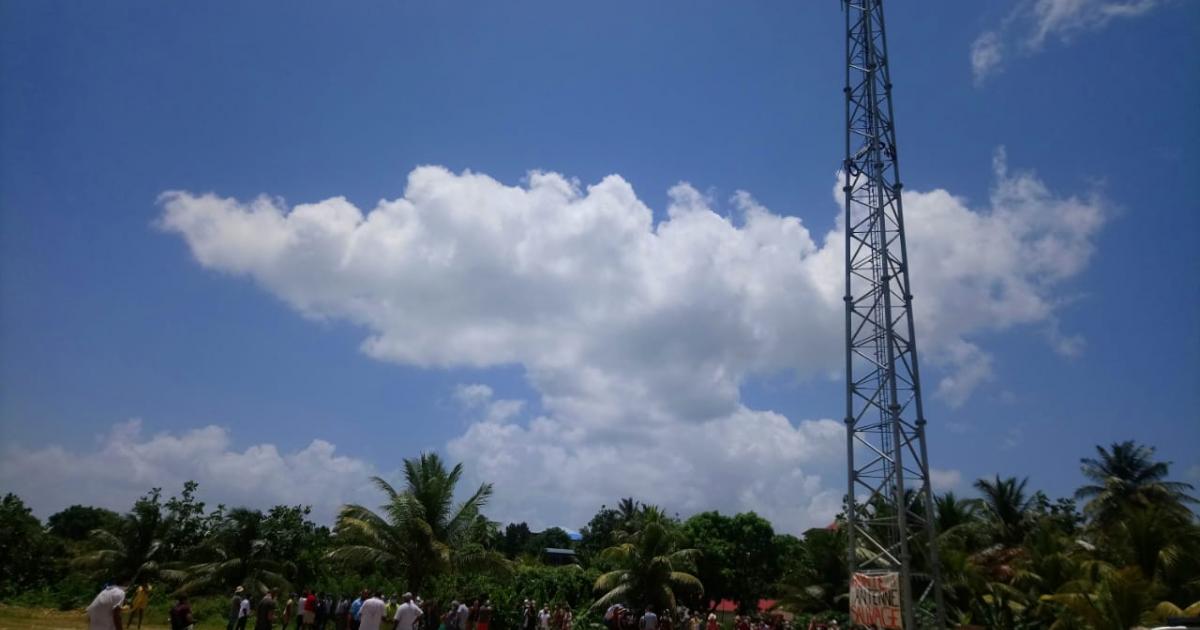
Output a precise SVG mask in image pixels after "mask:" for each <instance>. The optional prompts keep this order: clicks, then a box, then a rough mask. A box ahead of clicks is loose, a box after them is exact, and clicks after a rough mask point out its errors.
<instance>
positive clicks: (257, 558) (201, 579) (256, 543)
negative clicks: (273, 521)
mask: <svg viewBox="0 0 1200 630" xmlns="http://www.w3.org/2000/svg"><path fill="white" fill-rule="evenodd" d="M263 520H264V516H263V513H262V512H260V511H258V510H248V509H246V508H237V509H234V510H230V512H229V514H227V515H226V516H225V518H224V519H222V521H221V523H220V525H218V526H217V529H216V531H215V532H213V533H212V534H211V535H210V536H209V537H208V538H207V539H205V540H204V541H203V542H201V543H200V545H199V546H198V548H196V549H194V550H192V552H191V553H192V555H193V556H194V557H196V558H200V559H201V560H200V561H199V562H196V563H194V564H192V565H191V566H190V567H189V568H188V570H187V572H186V576H185V580H186V581H185V582H184V584H183V585H182V586H180V587H179V590H178V592H180V593H190V592H194V591H197V590H206V589H214V588H219V589H226V588H231V587H234V586H244V587H246V589H247V590H249V591H250V592H253V593H262V592H265V591H266V590H267V589H268V588H271V587H278V588H281V589H284V590H290V589H291V584H290V583H289V582H288V579H287V575H289V574H291V573H294V572H295V565H294V564H292V563H291V562H290V561H287V560H280V559H279V558H278V557H277V555H276V554H275V552H274V549H273V548H272V545H271V541H270V540H268V539H267V538H266V536H265V534H266V532H265V531H264V527H263Z"/></svg>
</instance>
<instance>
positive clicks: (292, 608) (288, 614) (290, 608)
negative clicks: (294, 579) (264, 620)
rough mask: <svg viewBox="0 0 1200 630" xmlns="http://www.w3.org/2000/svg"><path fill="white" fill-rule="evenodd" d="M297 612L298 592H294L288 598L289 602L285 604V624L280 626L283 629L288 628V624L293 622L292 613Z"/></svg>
mask: <svg viewBox="0 0 1200 630" xmlns="http://www.w3.org/2000/svg"><path fill="white" fill-rule="evenodd" d="M295 612H296V594H295V593H292V594H291V595H289V596H288V598H287V603H286V604H284V605H283V625H282V626H280V627H281V628H283V630H287V627H288V624H289V623H291V622H292V614H294V613H295Z"/></svg>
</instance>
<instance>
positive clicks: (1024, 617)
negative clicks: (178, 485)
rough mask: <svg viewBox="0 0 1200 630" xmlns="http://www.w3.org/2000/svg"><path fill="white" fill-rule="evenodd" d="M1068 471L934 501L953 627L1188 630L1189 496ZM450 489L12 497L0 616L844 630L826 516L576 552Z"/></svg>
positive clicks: (691, 521)
mask: <svg viewBox="0 0 1200 630" xmlns="http://www.w3.org/2000/svg"><path fill="white" fill-rule="evenodd" d="M1081 471H1082V473H1083V476H1084V478H1085V479H1086V483H1085V484H1084V485H1083V486H1081V487H1080V488H1079V489H1078V490H1077V491H1076V492H1075V494H1074V495H1073V496H1072V497H1068V498H1059V499H1055V500H1051V499H1050V498H1049V497H1048V496H1047V495H1046V494H1044V493H1042V492H1040V491H1034V490H1031V489H1030V488H1029V484H1028V480H1027V479H1018V478H1001V477H999V476H996V477H993V478H992V479H980V480H977V481H976V482H975V483H974V484H973V485H974V490H975V491H976V493H977V496H973V497H961V496H958V495H957V494H955V493H953V492H947V493H943V494H939V495H937V496H936V497H935V501H934V514H933V519H934V522H935V523H936V524H937V528H938V532H939V534H938V536H939V541H938V546H939V552H940V562H941V573H942V576H943V582H944V592H945V596H946V602H947V605H948V607H949V609H950V611H949V612H950V616H951V619H953V620H954V621H955V622H956V623H960V624H972V625H977V626H985V627H994V628H1047V627H1050V628H1062V629H1069V628H1128V627H1132V626H1134V625H1137V624H1139V623H1152V622H1156V621H1161V620H1164V619H1166V618H1167V617H1169V616H1173V615H1174V616H1179V615H1184V614H1191V615H1197V614H1200V525H1198V523H1197V520H1196V516H1195V514H1194V513H1193V511H1192V509H1191V506H1192V505H1194V504H1195V503H1196V499H1195V498H1194V497H1192V496H1191V495H1190V494H1189V493H1190V492H1191V491H1192V490H1193V488H1192V486H1191V485H1189V484H1186V483H1183V482H1179V481H1172V480H1170V479H1169V472H1170V470H1169V463H1168V462H1161V461H1157V460H1156V459H1155V457H1154V450H1153V449H1152V448H1150V447H1147V446H1143V445H1139V444H1136V443H1134V442H1122V443H1117V444H1112V445H1110V446H1108V447H1096V454H1095V456H1094V457H1088V458H1084V459H1082V460H1081ZM461 477H462V465H461V464H458V465H454V466H448V464H447V462H444V461H443V460H442V459H441V458H440V457H439V456H438V455H436V454H422V455H420V456H419V457H415V458H412V459H408V460H405V462H404V469H403V481H404V483H403V485H401V486H393V485H392V484H391V483H389V482H388V481H386V480H384V479H380V478H374V479H372V480H371V482H372V483H373V484H374V485H375V486H376V487H377V489H378V490H379V492H380V495H381V498H382V503H381V505H379V506H376V507H368V506H362V505H346V506H344V507H343V508H342V510H341V511H340V513H339V514H338V517H337V519H336V522H335V523H334V525H333V527H332V528H329V527H326V526H323V525H319V524H316V523H314V522H313V521H312V520H311V518H310V510H309V508H308V507H307V506H301V505H297V506H287V505H277V506H275V507H272V508H270V509H268V510H265V511H263V510H257V509H249V508H227V507H226V506H223V505H218V506H216V507H214V508H211V509H210V508H209V507H208V506H207V505H206V504H205V503H204V502H202V501H199V500H198V499H197V497H196V493H197V490H198V486H197V484H196V483H195V482H187V483H186V484H184V487H183V488H182V489H181V491H180V492H179V494H178V495H176V496H172V497H170V498H166V499H164V497H163V494H162V491H161V489H159V488H154V489H152V490H150V491H149V492H148V493H147V494H146V495H144V496H142V497H141V498H139V499H138V500H137V501H136V502H135V503H134V505H133V506H132V507H131V509H130V510H129V511H128V512H126V513H124V514H119V513H116V512H113V511H111V510H107V509H104V508H98V507H92V506H81V505H74V506H71V507H68V508H66V509H64V510H62V511H60V512H58V513H56V514H53V515H51V516H50V517H49V518H48V519H47V520H46V522H44V523H43V522H42V521H40V520H39V519H38V518H36V517H35V516H33V515H32V513H31V512H30V510H29V509H28V508H27V507H26V506H25V505H24V503H23V502H22V501H21V499H20V498H19V497H17V496H15V495H13V494H8V495H6V496H5V497H4V499H3V501H2V502H0V600H3V601H7V602H15V603H26V604H38V605H51V606H58V607H60V608H63V609H68V608H76V607H80V606H82V605H83V604H86V602H87V600H89V599H90V598H91V597H92V596H93V595H94V593H95V590H96V588H97V586H98V585H99V584H100V583H102V582H106V581H115V582H118V583H144V582H146V583H152V584H155V585H157V586H159V587H160V590H162V589H165V591H166V592H174V593H187V594H189V595H191V596H192V597H193V599H195V597H196V596H200V597H204V596H206V595H214V596H215V595H219V594H225V593H229V592H231V591H232V589H233V588H234V587H236V586H243V587H244V588H246V589H248V590H251V591H252V592H262V591H264V590H265V589H268V588H276V587H277V588H280V589H283V590H284V591H285V592H286V591H290V590H297V589H300V588H309V589H314V590H322V591H325V592H331V593H352V592H357V591H358V590H359V589H361V588H363V587H364V586H370V587H372V588H381V589H385V590H387V591H388V592H391V591H395V592H403V591H413V592H417V593H421V594H423V595H425V596H426V597H428V598H432V599H436V600H441V599H444V600H445V601H449V600H450V599H452V598H465V597H470V598H474V597H480V596H483V597H488V598H490V599H492V600H493V602H494V604H495V606H496V610H497V618H496V623H497V625H499V626H501V627H515V615H516V614H517V613H518V610H519V607H520V602H521V601H522V599H523V598H534V599H537V600H538V601H542V602H558V603H563V604H567V605H570V606H571V607H572V608H573V609H575V610H577V611H581V612H582V613H583V614H584V615H592V616H594V615H596V614H597V612H596V611H598V610H603V608H605V607H607V606H608V605H609V604H610V603H616V602H621V603H624V604H626V605H629V606H635V607H638V608H640V607H641V606H644V605H647V604H649V605H653V606H655V607H656V608H660V609H668V608H674V607H675V606H681V605H682V606H687V607H689V608H691V609H693V610H711V609H713V608H714V607H715V606H716V604H717V603H718V602H720V601H722V600H730V601H732V602H734V603H735V605H736V606H737V607H738V608H739V609H740V610H741V611H745V612H757V607H758V602H759V600H761V599H773V600H776V601H777V606H778V607H779V608H780V609H781V610H786V611H789V612H792V613H797V614H801V615H805V614H819V615H823V616H827V617H828V616H835V617H836V616H839V615H840V616H842V618H843V619H844V615H845V612H846V609H847V601H848V593H847V591H848V586H847V585H848V582H849V575H848V574H847V568H846V559H847V549H846V531H845V523H844V519H843V518H842V517H840V516H839V517H838V518H837V519H835V520H834V522H833V523H831V524H830V525H829V526H828V527H822V528H816V529H812V530H810V531H808V532H805V533H804V534H803V535H802V536H800V537H797V536H792V535H790V534H782V533H777V532H776V531H775V530H774V528H773V526H772V524H771V523H770V522H769V521H768V520H766V519H764V518H762V517H760V516H758V515H757V514H755V513H753V512H745V513H740V514H735V515H724V514H721V513H719V512H712V511H710V512H703V513H699V514H696V515H693V516H691V517H689V518H686V519H682V518H680V517H679V516H678V515H675V516H670V515H667V514H666V513H665V512H664V511H663V510H661V509H660V508H658V507H656V506H653V505H647V504H643V503H640V502H638V501H636V500H635V499H633V498H625V499H622V500H620V501H619V502H618V503H617V504H616V505H614V506H613V507H608V506H601V508H600V509H599V511H598V512H597V513H596V514H595V515H594V516H593V517H592V518H591V520H590V521H589V522H588V523H587V524H586V526H584V527H582V528H580V530H579V536H578V537H577V540H572V537H571V536H570V535H569V534H568V533H567V532H566V531H565V530H562V529H560V528H550V529H547V530H544V531H541V532H534V531H532V530H531V529H530V528H529V526H528V525H527V524H525V523H509V524H507V525H506V526H504V527H501V525H500V524H499V523H497V522H495V521H492V520H490V519H488V518H487V516H486V515H485V513H484V510H485V508H486V506H487V503H488V500H489V498H490V497H491V494H492V486H491V485H490V484H487V483H484V484H481V485H480V486H478V487H476V488H469V489H463V488H460V485H461ZM918 504H919V502H918ZM547 547H556V548H569V549H573V550H574V552H575V553H576V558H577V563H576V564H574V565H570V566H565V567H557V566H547V565H545V564H543V563H542V554H541V551H542V550H543V549H544V548H547ZM921 569H928V567H922V568H921ZM581 621H582V620H581Z"/></svg>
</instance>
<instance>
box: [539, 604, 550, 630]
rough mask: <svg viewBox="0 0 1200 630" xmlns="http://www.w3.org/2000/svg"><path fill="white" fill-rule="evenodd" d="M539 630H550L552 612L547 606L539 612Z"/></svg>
mask: <svg viewBox="0 0 1200 630" xmlns="http://www.w3.org/2000/svg"><path fill="white" fill-rule="evenodd" d="M538 630H550V611H549V610H547V609H546V607H545V606H542V610H541V611H539V612H538Z"/></svg>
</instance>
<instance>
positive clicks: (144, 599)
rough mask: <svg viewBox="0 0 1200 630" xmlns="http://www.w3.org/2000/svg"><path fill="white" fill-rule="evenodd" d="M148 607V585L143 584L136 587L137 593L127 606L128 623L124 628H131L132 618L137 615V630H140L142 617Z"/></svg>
mask: <svg viewBox="0 0 1200 630" xmlns="http://www.w3.org/2000/svg"><path fill="white" fill-rule="evenodd" d="M149 605H150V585H149V584H146V583H145V582H143V583H141V584H139V585H138V587H137V591H135V592H134V594H133V603H132V604H130V605H129V623H127V624H125V625H126V626H128V627H130V628H132V627H133V617H134V615H137V620H138V625H137V627H138V630H142V617H144V616H145V615H146V607H147V606H149Z"/></svg>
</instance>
